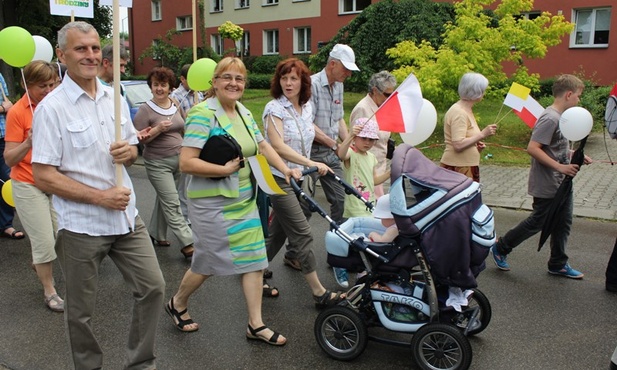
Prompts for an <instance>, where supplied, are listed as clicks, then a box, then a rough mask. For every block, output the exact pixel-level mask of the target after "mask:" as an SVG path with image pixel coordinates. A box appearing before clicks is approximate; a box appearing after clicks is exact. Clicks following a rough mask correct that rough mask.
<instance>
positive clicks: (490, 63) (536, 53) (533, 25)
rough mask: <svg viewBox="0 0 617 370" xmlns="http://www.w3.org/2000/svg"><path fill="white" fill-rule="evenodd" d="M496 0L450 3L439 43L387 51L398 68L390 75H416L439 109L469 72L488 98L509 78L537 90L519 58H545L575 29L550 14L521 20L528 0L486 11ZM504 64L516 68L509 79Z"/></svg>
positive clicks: (530, 5) (505, 2) (534, 77)
mask: <svg viewBox="0 0 617 370" xmlns="http://www.w3.org/2000/svg"><path fill="white" fill-rule="evenodd" d="M495 1H496V0H462V1H460V2H457V3H455V4H454V9H455V13H456V18H455V20H454V22H452V23H449V24H448V25H446V32H445V33H444V39H443V43H442V44H441V45H434V44H433V43H431V42H430V41H428V40H422V41H420V42H416V41H414V40H405V41H402V42H400V43H398V44H397V45H396V46H395V47H393V48H390V49H388V51H387V55H388V56H389V57H391V58H392V59H393V60H394V62H395V63H396V64H397V65H398V66H399V68H398V69H396V70H395V71H393V73H394V75H395V76H397V78H398V79H399V80H402V79H404V78H405V77H406V76H408V75H409V74H410V73H413V74H415V75H416V77H417V78H418V80H419V81H420V85H421V86H422V93H423V95H424V97H425V98H427V99H428V100H430V101H432V102H433V103H434V104H437V105H440V106H442V107H443V106H447V105H450V104H452V103H453V102H454V101H456V100H457V99H458V95H457V86H458V82H459V80H460V78H461V76H462V75H463V74H464V73H466V72H469V71H475V72H478V73H482V74H483V75H484V76H486V77H487V78H488V79H489V81H490V82H491V86H489V90H488V92H487V95H489V96H490V95H496V96H503V94H504V92H505V89H507V88H509V82H511V81H510V80H512V81H516V82H518V83H520V84H522V85H525V86H527V87H530V88H532V89H537V88H538V81H539V75H538V74H530V73H529V70H528V69H527V68H526V67H525V64H524V63H523V57H524V58H540V59H541V58H544V56H545V55H546V53H547V51H548V48H549V47H550V46H554V45H558V44H559V43H561V41H562V40H561V38H562V36H564V35H566V34H568V33H570V32H572V29H573V27H574V26H573V25H572V24H571V23H569V22H567V21H566V20H565V18H564V17H563V16H562V15H552V14H550V13H549V12H543V13H542V14H541V15H540V16H539V17H537V18H535V19H533V20H530V19H527V18H526V17H524V16H522V15H521V14H522V13H524V12H528V11H530V10H532V9H533V0H502V1H500V2H499V4H498V5H497V7H496V8H495V10H494V13H493V12H488V11H486V8H488V7H490V6H491V5H492V4H493V3H495ZM504 62H512V63H514V64H515V65H516V69H515V71H514V72H513V73H512V75H511V76H507V75H506V73H505V72H504V68H503V64H504Z"/></svg>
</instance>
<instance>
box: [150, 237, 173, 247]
mask: <svg viewBox="0 0 617 370" xmlns="http://www.w3.org/2000/svg"><path fill="white" fill-rule="evenodd" d="M150 240H152V245H158V246H159V247H169V246H170V245H171V242H169V241H168V240H156V239H154V238H153V237H150Z"/></svg>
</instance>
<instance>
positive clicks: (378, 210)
mask: <svg viewBox="0 0 617 370" xmlns="http://www.w3.org/2000/svg"><path fill="white" fill-rule="evenodd" d="M373 217H375V218H394V216H392V212H390V194H384V195H382V196H380V197H379V198H378V199H377V204H375V209H374V210H373Z"/></svg>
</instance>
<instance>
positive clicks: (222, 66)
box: [206, 57, 246, 98]
mask: <svg viewBox="0 0 617 370" xmlns="http://www.w3.org/2000/svg"><path fill="white" fill-rule="evenodd" d="M230 69H236V70H238V71H240V73H242V75H244V78H246V66H245V65H244V62H243V61H242V59H240V58H236V57H225V58H223V59H221V61H220V62H218V63H217V64H216V67H215V68H214V73H213V74H212V79H213V80H214V79H215V78H217V77H219V76H220V75H222V74H223V73H225V72H227V71H229V70H230ZM214 95H216V91H214V86H211V87H210V89H209V90H208V91H206V98H211V97H213V96H214Z"/></svg>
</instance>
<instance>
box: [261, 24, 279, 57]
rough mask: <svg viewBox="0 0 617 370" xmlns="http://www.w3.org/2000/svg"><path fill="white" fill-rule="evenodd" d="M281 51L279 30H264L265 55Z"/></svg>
mask: <svg viewBox="0 0 617 370" xmlns="http://www.w3.org/2000/svg"><path fill="white" fill-rule="evenodd" d="M278 53H279V30H266V31H264V55H267V54H278Z"/></svg>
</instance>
